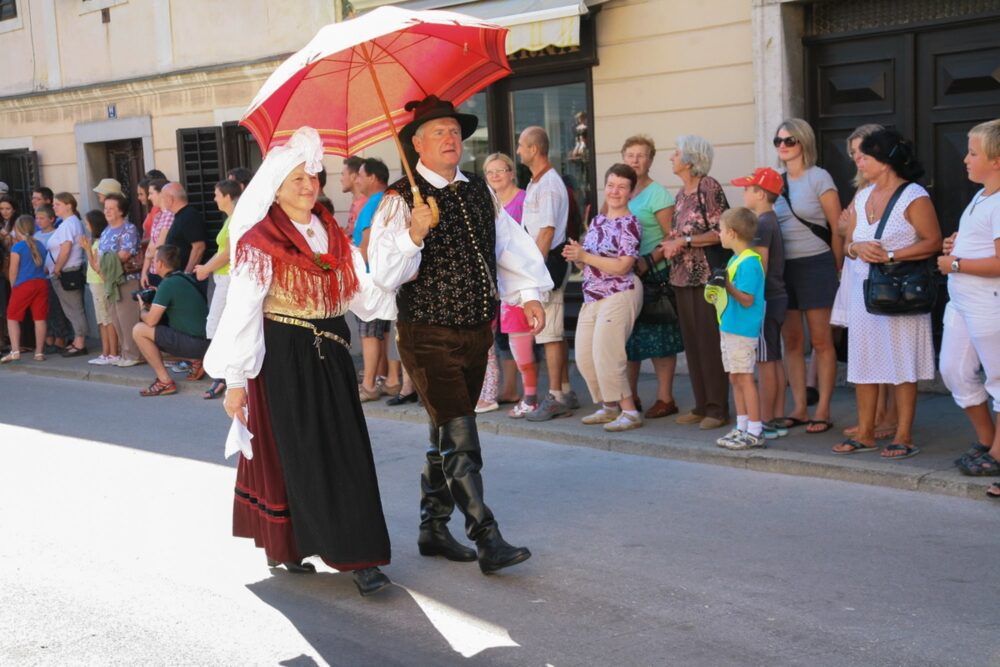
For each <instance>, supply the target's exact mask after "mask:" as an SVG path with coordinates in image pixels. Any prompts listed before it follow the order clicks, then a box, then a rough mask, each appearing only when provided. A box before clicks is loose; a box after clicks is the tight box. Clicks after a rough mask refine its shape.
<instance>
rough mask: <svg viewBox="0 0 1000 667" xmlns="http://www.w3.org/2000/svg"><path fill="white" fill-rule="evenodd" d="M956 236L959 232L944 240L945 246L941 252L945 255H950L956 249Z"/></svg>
mask: <svg viewBox="0 0 1000 667" xmlns="http://www.w3.org/2000/svg"><path fill="white" fill-rule="evenodd" d="M956 236H958V232H955V233H954V234H952V235H951V236H949V237H948V238H946V239H945V240H944V245H943V247H942V248H941V250H942V251H943V252H944V254H946V255H950V254H951V253H952V251H953V250H954V249H955V237H956Z"/></svg>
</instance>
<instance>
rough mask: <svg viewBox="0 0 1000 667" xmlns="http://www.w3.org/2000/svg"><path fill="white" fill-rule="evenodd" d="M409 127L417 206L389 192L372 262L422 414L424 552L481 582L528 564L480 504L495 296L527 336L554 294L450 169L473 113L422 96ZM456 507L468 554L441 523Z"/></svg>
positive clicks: (516, 238) (400, 192) (525, 252)
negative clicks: (464, 566) (481, 410)
mask: <svg viewBox="0 0 1000 667" xmlns="http://www.w3.org/2000/svg"><path fill="white" fill-rule="evenodd" d="M406 109H407V110H408V111H411V110H412V111H413V112H414V118H413V120H412V121H411V122H410V123H409V124H408V125H407V126H406V127H404V128H403V130H402V131H401V132H400V139H401V141H402V142H403V143H404V145H407V148H409V146H408V144H410V142H412V147H413V149H414V150H415V151H416V153H417V155H418V156H419V160H418V162H417V165H416V174H415V180H416V186H417V188H419V191H420V194H421V196H422V198H423V199H424V200H425V201H429V202H431V205H432V206H433V207H434V208H435V209H437V210H432V207H431V206H429V205H428V204H421V205H418V206H414V196H413V193H412V191H411V188H410V185H409V183H408V182H407V181H406V180H405V179H403V180H400V181H399V182H397V183H395V184H394V185H392V186H390V189H389V190H388V191H387V192H386V194H385V197H384V199H383V200H382V203H381V204H380V205H379V208H378V210H377V211H376V213H375V218H374V220H373V221H372V235H371V240H370V243H369V249H368V253H369V265H370V269H371V275H372V277H373V279H374V281H375V283H376V284H377V285H378V286H379V287H381V288H383V289H384V290H387V291H389V292H395V293H396V306H397V308H398V310H399V313H398V316H397V323H398V332H399V354H400V357H401V359H402V361H403V365H404V366H405V367H406V369H407V371H408V372H409V373H410V375H411V377H412V379H413V383H414V385H415V386H416V389H417V392H418V394H419V395H420V398H421V399H422V400H423V403H424V405H425V406H426V408H427V413H428V415H429V417H430V447H429V448H428V449H427V460H426V463H425V465H424V470H423V474H422V476H421V485H420V488H421V498H420V536H419V539H418V542H417V544H418V547H419V549H420V553H421V554H423V555H425V556H444V557H445V558H447V559H449V560H455V561H473V560H477V558H478V560H479V567H480V569H481V570H482V571H483V573H484V574H490V573H493V572H496V571H497V570H500V569H502V568H505V567H509V566H511V565H516V564H517V563H520V562H522V561H524V560H526V559H528V558H529V557H530V556H531V552H530V551H528V549H526V548H524V547H513V546H511V545H510V544H508V543H507V542H506V541H504V539H503V537H501V535H500V530H499V528H498V527H497V522H496V519H495V518H494V517H493V513H492V512H491V511H490V509H489V507H487V506H486V503H485V502H484V500H483V480H482V475H481V474H480V471H481V469H482V465H483V461H482V451H481V449H480V446H479V433H478V431H477V429H476V416H475V412H474V409H475V406H476V400H477V399H478V398H479V392H480V389H481V388H482V384H483V376H484V374H485V371H486V360H487V354H488V351H489V348H490V346H491V345H493V332H492V328H491V322H492V320H493V317H494V315H495V314H496V309H497V299H498V298H500V299H503V300H504V301H505V302H506V303H510V304H512V305H519V306H523V307H524V311H525V315H526V316H527V318H528V321H529V322H532V323H533V326H534V330H533V332H534V333H537V332H538V331H541V329H542V327H543V326H544V324H545V311H544V310H543V308H542V304H541V301H542V300H543V299H545V298H547V297H548V293H549V291H551V290H552V281H551V279H550V278H549V274H548V271H546V269H545V262H544V259H543V258H542V256H541V253H539V251H538V247H537V246H536V245H535V244H534V243H533V242H532V240H531V237H529V236H528V234H527V233H526V232H525V231H524V230H523V229H521V227H520V226H518V225H517V223H515V222H514V221H513V220H512V219H511V218H510V216H508V215H507V213H506V212H505V211H504V210H503V208H502V207H501V206H500V205H499V204H498V202H497V201H496V198H495V197H494V196H493V194H492V192H491V191H490V189H489V187H488V186H487V185H486V183H485V181H483V180H482V179H481V178H479V177H478V176H475V175H473V174H466V173H464V172H462V171H460V170H459V169H458V165H459V164H460V162H461V159H462V140H463V139H466V138H467V137H469V135H471V134H472V133H473V132H474V131H475V129H476V125H477V122H478V121H477V119H476V117H475V116H473V115H469V114H462V113H458V112H456V111H455V108H454V106H452V104H451V103H450V102H446V101H443V100H439V99H438V98H437V97H434V96H430V97H428V98H426V99H424V100H422V101H420V102H410V103H408V104H407V105H406ZM455 505H458V507H459V509H460V510H461V511H462V513H463V514H465V529H466V533H467V534H468V537H469V539H471V540H473V541H474V542H475V543H476V546H477V547H478V554H477V552H476V551H473V550H472V549H469V548H468V547H466V546H464V545H462V544H460V543H459V542H458V541H457V540H455V538H454V537H453V536H452V535H451V533H450V532H449V530H448V527H447V523H448V519H449V518H450V516H451V513H452V510H453V509H454V507H455Z"/></svg>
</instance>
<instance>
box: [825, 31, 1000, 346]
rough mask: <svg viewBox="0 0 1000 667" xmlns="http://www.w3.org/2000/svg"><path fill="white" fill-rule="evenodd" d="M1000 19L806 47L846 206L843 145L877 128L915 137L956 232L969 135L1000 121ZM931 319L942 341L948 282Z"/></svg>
mask: <svg viewBox="0 0 1000 667" xmlns="http://www.w3.org/2000/svg"><path fill="white" fill-rule="evenodd" d="M997 35H1000V17H997V18H989V19H980V20H977V21H974V22H961V23H949V24H939V25H928V26H923V27H921V28H919V29H912V30H898V29H897V30H894V31H892V32H886V33H882V34H871V33H868V34H865V35H863V36H856V37H851V36H844V35H835V36H828V37H822V38H809V39H807V40H806V45H807V50H806V53H807V55H806V58H807V61H806V76H807V81H806V84H807V86H806V91H807V92H806V95H807V106H808V117H809V120H810V122H811V123H812V125H813V128H814V129H815V130H816V135H817V143H818V145H817V148H818V150H819V163H820V164H821V165H822V166H823V167H824V168H826V169H827V170H828V171H829V172H830V173H831V175H832V176H833V178H834V181H836V183H837V187H838V188H839V190H840V198H841V202H842V203H843V204H844V205H847V203H848V202H850V201H851V198H852V197H853V196H854V186H853V184H852V179H853V178H854V174H855V168H854V164H853V163H852V162H851V160H850V158H849V157H848V155H847V147H846V145H845V140H846V138H847V136H848V135H849V134H850V133H851V132H852V131H853V130H854V128H856V127H857V126H859V125H863V124H864V123H880V124H882V125H885V126H886V127H892V128H895V129H897V130H899V132H901V133H902V134H903V135H904V136H906V137H909V138H911V139H913V141H914V143H915V146H916V149H917V157H919V158H920V160H921V162H923V164H924V166H925V168H926V170H927V174H926V175H925V176H924V178H923V179H921V183H922V184H923V185H924V187H926V188H927V190H928V192H930V195H931V199H932V200H933V202H934V207H935V209H936V210H937V214H938V220H939V222H940V224H941V231H942V232H943V233H944V235H945V236H947V235H949V234H951V233H952V232H954V231H955V230H956V229H957V228H958V221H959V218H961V216H962V211H963V210H964V209H965V206H966V205H967V204H968V202H969V200H970V199H971V198H972V195H973V193H974V192H975V191H976V189H978V187H979V186H978V185H976V184H974V183H971V182H969V180H968V178H967V176H966V171H965V166H964V164H963V163H962V160H963V158H964V157H965V153H966V146H967V139H966V134H967V133H968V131H969V130H970V129H971V128H972V127H973V126H974V125H976V124H978V123H981V122H983V121H986V120H992V119H994V118H997V117H1000V40H998V38H997ZM939 290H940V295H941V298H940V299H939V305H938V308H937V312H936V313H935V314H934V338H935V344H936V345H940V339H941V326H942V325H941V318H942V313H943V309H944V303H945V301H946V300H947V289H946V287H945V281H944V280H941V281H940V283H939Z"/></svg>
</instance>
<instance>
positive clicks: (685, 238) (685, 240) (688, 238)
mask: <svg viewBox="0 0 1000 667" xmlns="http://www.w3.org/2000/svg"><path fill="white" fill-rule="evenodd" d="M684 242H685V243H687V247H689V248H690V247H691V235H690V234H688V235H687V236H685V237H684Z"/></svg>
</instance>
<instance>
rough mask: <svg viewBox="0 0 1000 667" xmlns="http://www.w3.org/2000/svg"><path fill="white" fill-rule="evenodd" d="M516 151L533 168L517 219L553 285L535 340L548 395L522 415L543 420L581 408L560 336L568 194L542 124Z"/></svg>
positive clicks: (533, 128) (530, 129)
mask: <svg viewBox="0 0 1000 667" xmlns="http://www.w3.org/2000/svg"><path fill="white" fill-rule="evenodd" d="M517 156H518V157H519V158H520V159H521V163H522V164H524V166H526V167H527V168H528V169H530V170H531V182H530V183H528V188H527V192H526V194H525V197H524V213H523V215H522V217H521V224H522V225H523V226H524V228H525V229H526V230H527V231H528V234H530V235H531V238H533V239H534V240H535V243H536V244H537V245H538V250H539V251H540V252H541V253H542V256H543V257H545V258H546V266H547V268H548V270H549V276H550V277H551V278H552V280H553V281H554V282H555V286H556V289H555V290H553V292H552V294H551V295H549V300H548V302H547V303H546V304H545V329H543V330H542V331H541V333H539V334H536V335H535V342H536V343H540V344H541V345H543V346H544V347H545V367H546V369H547V371H548V377H549V395H548V396H547V397H546V398H545V400H543V401H542V402H541V404H540V405H539V406H538V407H537V408H535V410H533V411H532V412H529V413H528V414H527V415H526V416H525V417H526V419H528V421H547V420H549V419H552V418H554V417H566V416H569V415H571V414H573V412H572V411H573V409H575V408H577V407H579V402H578V401H577V400H576V395H575V394H574V393H573V392H572V390H571V388H570V385H569V372H568V371H569V347H568V346H567V344H566V340H565V339H564V338H563V330H564V323H563V292H564V291H565V290H564V287H565V285H566V278H567V277H568V276H569V264H568V263H567V262H566V260H564V259H563V257H562V248H563V246H564V245H565V244H566V224H567V222H568V220H569V193H568V192H567V190H566V184H565V183H563V180H562V177H561V176H560V175H559V172H557V171H556V170H555V168H554V167H553V166H552V163H551V162H550V161H549V135H548V133H546V132H545V130H544V129H543V128H541V127H538V126H531V127H526V128H525V129H524V130H523V131H522V132H521V136H520V137H518V140H517Z"/></svg>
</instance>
